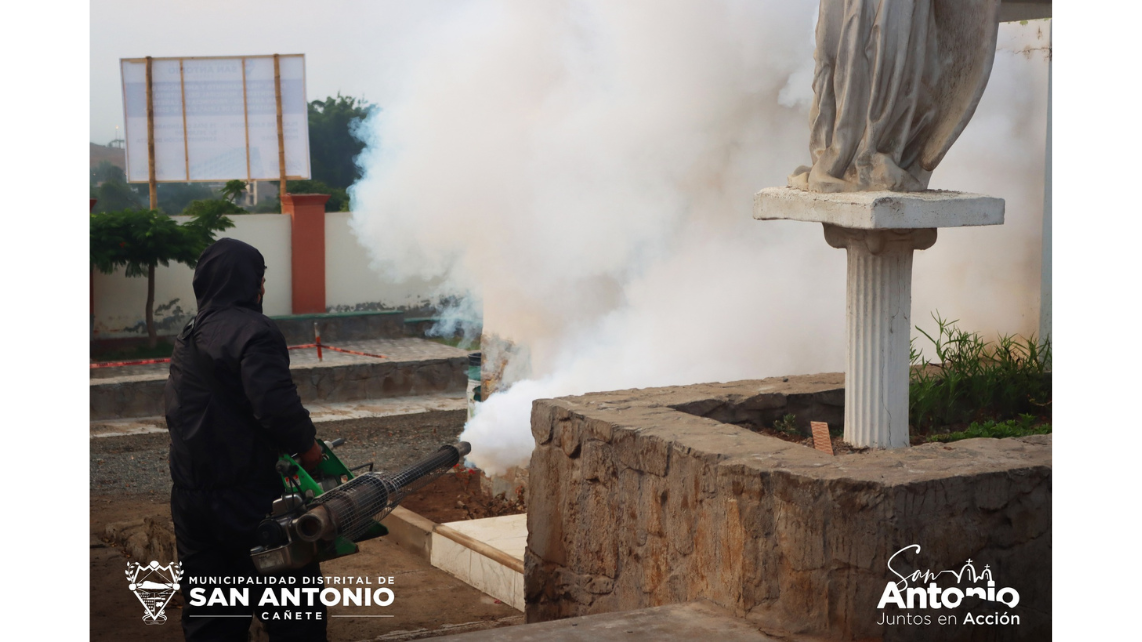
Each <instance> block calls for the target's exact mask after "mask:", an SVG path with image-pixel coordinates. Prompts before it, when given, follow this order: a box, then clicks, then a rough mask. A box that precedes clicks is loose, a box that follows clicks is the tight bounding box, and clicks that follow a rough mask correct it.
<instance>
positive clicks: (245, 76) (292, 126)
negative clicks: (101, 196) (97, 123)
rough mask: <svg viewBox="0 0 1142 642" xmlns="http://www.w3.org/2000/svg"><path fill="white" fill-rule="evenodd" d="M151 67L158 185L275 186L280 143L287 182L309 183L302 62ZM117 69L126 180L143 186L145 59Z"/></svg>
mask: <svg viewBox="0 0 1142 642" xmlns="http://www.w3.org/2000/svg"><path fill="white" fill-rule="evenodd" d="M275 58H276V62H277V65H276V66H277V67H278V69H279V75H280V83H279V82H277V81H275V77H274V76H275V73H274V72H275ZM150 62H151V86H150V89H151V92H150V94H151V103H152V107H153V113H154V116H153V126H154V156H155V157H154V162H155V181H156V182H160V183H162V182H168V183H169V182H177V183H185V182H190V181H227V180H233V179H242V180H280V179H281V178H282V174H283V172H282V171H281V168H280V166H279V158H281V156H282V155H281V154H280V153H279V151H280V148H279V144H278V141H279V140H280V141H281V142H282V145H281V147H284V151H285V153H284V158H285V170H286V171H285V172H284V174H285V178H287V179H289V180H298V179H308V178H309V177H310V170H309V121H308V114H307V105H306V99H305V56H304V55H303V54H291V55H284V54H283V55H280V56H272V55H271V56H231V57H209V58H151V59H150ZM120 69H121V73H122V79H123V110H124V116H125V118H126V125H127V132H126V136H125V138H126V140H127V180H129V181H131V182H144V183H145V182H148V180H149V177H150V168H149V164H148V161H149V156H148V151H147V150H148V140H149V137H150V134H149V131H148V126H147V125H148V121H147V111H148V110H147V59H146V58H124V59H122V60H120ZM279 88H280V89H279ZM279 103H280V110H281V111H280V113H281V118H280V120H279V118H278V113H279V111H278V109H279Z"/></svg>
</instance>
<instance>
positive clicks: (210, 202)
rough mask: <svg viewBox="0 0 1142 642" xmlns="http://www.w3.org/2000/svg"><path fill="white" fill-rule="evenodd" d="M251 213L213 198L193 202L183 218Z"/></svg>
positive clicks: (223, 200) (188, 206) (187, 207)
mask: <svg viewBox="0 0 1142 642" xmlns="http://www.w3.org/2000/svg"><path fill="white" fill-rule="evenodd" d="M249 213H250V211H249V210H247V209H244V208H241V207H238V206H237V205H235V204H233V203H231V202H230V201H228V200H226V199H224V198H211V199H207V200H204V201H192V202H191V204H190V205H187V206H186V209H184V210H183V211H182V214H183V216H220V215H222V214H249Z"/></svg>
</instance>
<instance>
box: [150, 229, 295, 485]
mask: <svg viewBox="0 0 1142 642" xmlns="http://www.w3.org/2000/svg"><path fill="white" fill-rule="evenodd" d="M265 269H266V268H265V262H264V260H263V258H262V254H261V253H260V252H258V250H257V249H255V248H254V247H252V246H250V245H247V244H246V243H243V242H241V241H237V240H234V239H221V240H219V241H218V242H216V243H214V244H213V245H211V246H210V247H208V248H206V250H205V251H203V253H202V256H201V257H199V260H198V266H197V267H196V268H195V270H194V296H195V298H196V299H198V314H197V315H196V316H195V318H194V319H193V320H191V322H190V323H188V324H187V326H186V327H185V328H184V329H183V331H182V332H181V333H180V334H179V336H178V339H177V340H176V342H175V348H174V355H173V356H172V358H171V369H170V378H169V379H167V383H166V389H165V390H164V394H163V401H164V407H165V409H166V420H167V428H168V429H169V430H170V436H171V449H170V468H171V479H172V480H173V481H174V484H175V486H176V487H177V488H181V489H185V490H212V489H225V488H235V487H244V488H250V489H258V490H259V494H263V493H264V494H267V495H271V494H273V493H275V492H276V493H279V494H280V492H281V481H280V478H279V477H278V475H277V473H276V472H275V470H274V465H275V463H276V461H277V457H278V454H279V453H280V452H286V453H289V454H295V453H300V452H305V451H306V450H308V449H309V448H310V447H311V446H312V445H313V440H314V429H313V422H312V421H310V419H309V412H308V411H307V410H306V409H305V408H303V407H302V405H301V398H300V397H298V394H297V387H296V386H295V385H294V383H293V380H292V379H291V378H290V374H289V351H288V350H287V349H286V342H285V337H284V336H283V335H282V333H281V330H279V329H278V327H277V326H276V325H275V324H274V322H273V321H271V320H270V318H269V317H267V316H265V315H264V314H262V306H261V304H260V303H259V302H258V291H259V289H260V287H261V280H262V276H263V274H265ZM195 347H197V352H196V351H195Z"/></svg>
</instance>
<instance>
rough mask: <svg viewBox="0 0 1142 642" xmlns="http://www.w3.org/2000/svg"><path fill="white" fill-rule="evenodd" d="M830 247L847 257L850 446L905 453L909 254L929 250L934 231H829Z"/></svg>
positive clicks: (847, 425) (847, 437) (831, 228)
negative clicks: (889, 449)
mask: <svg viewBox="0 0 1142 642" xmlns="http://www.w3.org/2000/svg"><path fill="white" fill-rule="evenodd" d="M825 240H826V241H827V242H828V243H829V245H831V246H833V247H836V248H844V249H845V251H846V252H847V253H848V285H847V288H846V305H845V308H846V309H845V325H846V334H847V337H846V338H847V341H846V343H847V353H846V359H845V441H846V442H848V443H850V444H852V445H854V446H860V447H871V448H904V447H906V446H908V368H909V365H910V364H909V359H908V353H909V350H908V345H909V343H908V338H909V336H910V332H911V329H912V321H911V318H912V252H913V251H914V250H924V249H927V248H929V247H932V244H934V243H935V242H936V230H935V229H918V230H860V229H849V228H843V227H837V226H835V225H829V224H825Z"/></svg>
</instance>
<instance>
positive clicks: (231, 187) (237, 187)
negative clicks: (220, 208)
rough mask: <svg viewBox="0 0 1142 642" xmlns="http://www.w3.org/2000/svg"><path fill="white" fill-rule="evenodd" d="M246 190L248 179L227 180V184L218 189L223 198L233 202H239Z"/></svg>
mask: <svg viewBox="0 0 1142 642" xmlns="http://www.w3.org/2000/svg"><path fill="white" fill-rule="evenodd" d="M245 191H246V181H238V180H234V181H226V184H225V185H223V186H222V189H220V190H218V193H219V194H220V195H221V196H222V198H224V199H226V200H228V201H230V202H231V203H237V202H238V199H239V198H241V197H242V192H245Z"/></svg>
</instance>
